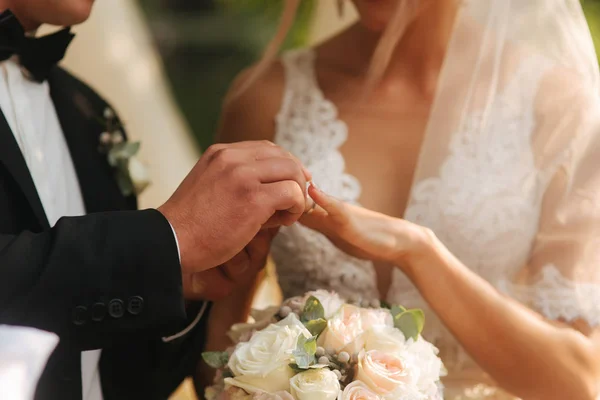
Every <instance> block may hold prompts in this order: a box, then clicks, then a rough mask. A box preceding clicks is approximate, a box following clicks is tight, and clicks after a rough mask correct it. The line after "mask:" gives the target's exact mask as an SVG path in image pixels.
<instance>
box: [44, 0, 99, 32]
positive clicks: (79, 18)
mask: <svg viewBox="0 0 600 400" xmlns="http://www.w3.org/2000/svg"><path fill="white" fill-rule="evenodd" d="M52 1H56V2H57V4H59V5H57V6H56V7H58V8H59V9H60V10H59V13H58V14H57V18H59V19H60V21H57V23H52V24H53V25H61V26H71V25H77V24H80V23H82V22H85V21H86V20H87V19H88V18H89V17H90V14H91V12H92V8H93V6H94V0H52Z"/></svg>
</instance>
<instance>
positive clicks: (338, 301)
mask: <svg viewBox="0 0 600 400" xmlns="http://www.w3.org/2000/svg"><path fill="white" fill-rule="evenodd" d="M310 296H314V297H316V298H317V299H319V301H320V302H321V304H322V305H323V308H324V309H325V319H329V318H331V317H333V316H334V315H335V314H336V313H337V312H338V311H339V310H340V308H342V306H343V305H344V304H345V303H346V302H345V301H344V300H342V298H341V297H340V296H339V295H338V294H337V293H335V292H328V291H327V290H315V291H313V292H308V293H306V295H305V296H304V302H306V300H308V298H309V297H310Z"/></svg>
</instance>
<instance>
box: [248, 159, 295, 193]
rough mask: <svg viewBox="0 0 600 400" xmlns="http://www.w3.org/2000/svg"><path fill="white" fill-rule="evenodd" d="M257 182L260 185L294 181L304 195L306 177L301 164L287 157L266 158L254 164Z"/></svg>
mask: <svg viewBox="0 0 600 400" xmlns="http://www.w3.org/2000/svg"><path fill="white" fill-rule="evenodd" d="M254 165H255V167H256V171H257V173H258V177H259V180H260V181H261V182H262V183H273V182H279V181H295V182H296V183H298V186H300V188H303V192H304V195H306V187H307V185H306V182H307V181H306V175H305V174H304V172H303V169H302V166H301V164H299V163H298V162H297V161H295V160H294V159H292V158H289V157H281V158H268V159H263V160H259V161H257V162H256V163H255V164H254Z"/></svg>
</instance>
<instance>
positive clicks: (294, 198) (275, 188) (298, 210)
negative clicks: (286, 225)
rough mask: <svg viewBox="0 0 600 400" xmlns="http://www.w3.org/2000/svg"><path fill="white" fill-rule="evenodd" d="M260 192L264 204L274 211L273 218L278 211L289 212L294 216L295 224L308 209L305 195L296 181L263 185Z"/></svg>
mask: <svg viewBox="0 0 600 400" xmlns="http://www.w3.org/2000/svg"><path fill="white" fill-rule="evenodd" d="M260 190H261V196H262V197H263V201H264V203H265V204H267V205H268V206H269V207H270V208H271V210H272V212H271V213H270V214H271V216H273V215H274V214H275V213H276V212H277V211H287V212H288V213H289V214H291V215H292V217H291V218H292V223H293V222H295V221H296V220H298V218H300V216H301V215H302V214H303V213H304V210H305V209H306V200H305V197H304V193H303V192H302V189H301V188H300V186H298V183H297V182H295V181H280V182H274V183H267V184H263V185H261V188H260ZM265 222H267V221H265Z"/></svg>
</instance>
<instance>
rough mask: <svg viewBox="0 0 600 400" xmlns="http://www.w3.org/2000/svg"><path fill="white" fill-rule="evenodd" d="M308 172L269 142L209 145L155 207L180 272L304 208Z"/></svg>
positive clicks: (206, 264) (230, 252)
mask: <svg viewBox="0 0 600 400" xmlns="http://www.w3.org/2000/svg"><path fill="white" fill-rule="evenodd" d="M308 180H310V174H309V172H308V171H307V170H306V169H305V168H304V166H303V165H302V164H301V163H300V162H299V161H298V160H297V159H296V158H295V157H293V156H292V155H291V154H290V153H289V152H287V151H285V150H283V149H282V148H280V147H278V146H276V145H274V144H272V143H270V142H265V141H262V142H240V143H234V144H218V145H214V146H211V147H210V148H209V149H208V150H207V151H206V152H205V153H204V154H203V156H202V157H201V158H200V160H199V161H198V163H197V164H196V166H195V167H194V168H193V169H192V171H191V172H190V173H189V174H188V176H187V177H186V178H185V179H184V181H183V182H182V183H181V185H180V186H179V188H177V190H176V191H175V193H174V194H173V196H171V198H170V199H169V200H168V201H167V202H166V203H165V204H164V205H162V206H161V207H159V211H160V212H162V213H163V215H164V216H165V217H166V218H167V219H168V220H169V222H170V223H171V225H172V226H173V229H174V230H175V233H176V235H177V239H178V242H179V248H180V254H181V267H182V272H183V274H184V275H185V274H192V273H196V272H200V271H204V270H207V269H209V268H212V267H215V266H217V265H221V264H224V263H225V262H227V261H229V260H231V259H233V258H234V257H235V256H236V254H238V253H240V252H241V251H242V250H243V249H244V247H245V246H246V245H247V244H248V243H249V242H250V241H251V240H252V239H253V238H254V237H255V236H256V234H257V233H258V232H259V231H260V230H261V228H263V227H274V226H278V225H290V224H293V223H294V222H296V221H297V220H298V218H300V216H301V215H302V213H303V212H304V211H305V210H306V209H307V205H306V203H307V200H306V182H307V181H308Z"/></svg>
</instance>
